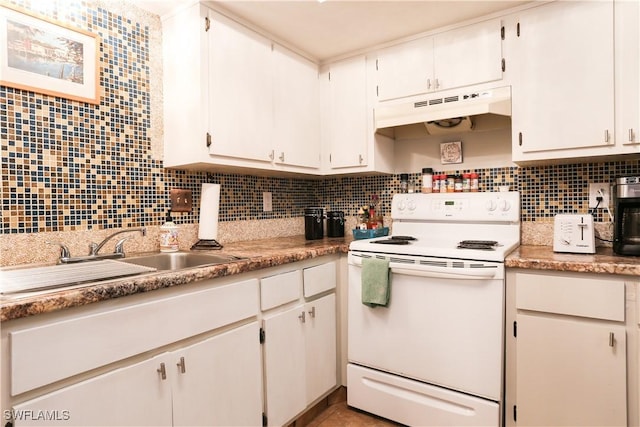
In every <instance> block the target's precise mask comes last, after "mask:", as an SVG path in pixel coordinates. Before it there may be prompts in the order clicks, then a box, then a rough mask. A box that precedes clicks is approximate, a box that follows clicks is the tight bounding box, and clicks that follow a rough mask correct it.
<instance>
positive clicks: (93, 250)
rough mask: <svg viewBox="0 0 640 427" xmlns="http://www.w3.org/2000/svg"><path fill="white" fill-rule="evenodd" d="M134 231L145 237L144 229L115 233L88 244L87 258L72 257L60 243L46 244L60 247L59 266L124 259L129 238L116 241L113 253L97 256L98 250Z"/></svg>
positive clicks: (67, 249)
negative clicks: (125, 243) (113, 239)
mask: <svg viewBox="0 0 640 427" xmlns="http://www.w3.org/2000/svg"><path fill="white" fill-rule="evenodd" d="M134 231H139V232H141V233H142V235H143V236H146V235H147V229H146V228H145V227H140V228H128V229H126V230H120V231H116V232H115V233H113V234H110V235H109V236H107V237H106V238H105V239H104V240H103V241H102V242H100V243H93V242H91V243H89V255H87V256H79V257H72V256H71V253H70V251H69V248H68V247H67V246H65V245H63V244H62V243H56V242H46V243H48V244H52V245H58V246H60V258H59V259H58V263H60V264H69V263H73V262H83V261H96V260H100V259H113V258H124V255H125V254H124V242H126V241H127V240H129V239H130V238H131V237H125V238H124V239H120V240H118V242H117V243H116V245H115V250H114V251H113V253H110V254H98V252H99V251H100V249H102V247H103V246H104V245H105V243H107V242H108V241H109V240H111V238H112V237H114V236H117V235H118V234H122V233H130V232H134Z"/></svg>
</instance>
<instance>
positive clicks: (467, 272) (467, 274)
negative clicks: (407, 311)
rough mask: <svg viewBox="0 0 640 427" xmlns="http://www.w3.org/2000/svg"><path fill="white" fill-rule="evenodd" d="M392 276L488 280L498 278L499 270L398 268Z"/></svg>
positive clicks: (392, 269)
mask: <svg viewBox="0 0 640 427" xmlns="http://www.w3.org/2000/svg"><path fill="white" fill-rule="evenodd" d="M391 273H392V274H404V275H407V276H418V277H436V278H440V279H462V280H486V279H492V278H494V277H495V276H496V273H497V268H487V269H482V270H478V269H470V268H465V269H463V268H452V267H426V266H421V267H420V268H415V269H414V268H407V267H402V268H397V267H391Z"/></svg>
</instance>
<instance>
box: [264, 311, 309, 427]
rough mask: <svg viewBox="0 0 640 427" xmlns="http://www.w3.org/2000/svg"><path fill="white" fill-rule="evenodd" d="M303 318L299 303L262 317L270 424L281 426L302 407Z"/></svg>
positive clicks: (304, 400) (303, 390) (304, 394)
mask: <svg viewBox="0 0 640 427" xmlns="http://www.w3.org/2000/svg"><path fill="white" fill-rule="evenodd" d="M306 318H307V315H306V311H305V307H304V306H303V305H298V306H296V307H294V308H291V309H289V310H286V311H284V312H282V313H278V314H274V315H271V316H268V317H265V318H264V321H263V325H264V330H265V342H264V366H265V381H266V387H265V392H266V406H267V407H266V414H267V418H268V422H269V425H270V426H280V425H283V424H284V423H285V422H287V421H289V420H291V419H292V418H293V417H295V416H296V415H297V414H298V413H300V412H301V411H302V410H303V409H304V408H305V407H306V393H305V374H306V368H305V344H304V330H305V324H304V322H305V321H306Z"/></svg>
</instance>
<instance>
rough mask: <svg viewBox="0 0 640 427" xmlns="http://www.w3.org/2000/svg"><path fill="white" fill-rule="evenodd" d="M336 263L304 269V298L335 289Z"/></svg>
mask: <svg viewBox="0 0 640 427" xmlns="http://www.w3.org/2000/svg"><path fill="white" fill-rule="evenodd" d="M335 287H336V262H335V261H332V262H328V263H326V264H321V265H317V266H315V267H310V268H305V269H304V297H305V298H309V297H312V296H314V295H317V294H319V293H322V292H325V291H328V290H330V289H335Z"/></svg>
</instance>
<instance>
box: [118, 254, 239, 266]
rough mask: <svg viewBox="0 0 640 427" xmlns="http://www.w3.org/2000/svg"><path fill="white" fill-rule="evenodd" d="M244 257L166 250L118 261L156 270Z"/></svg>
mask: <svg viewBox="0 0 640 427" xmlns="http://www.w3.org/2000/svg"><path fill="white" fill-rule="evenodd" d="M240 259H242V258H240V257H237V256H234V255H211V254H200V253H193V252H164V253H157V254H151V255H142V256H136V257H131V258H123V259H120V260H118V261H120V262H128V263H130V264H136V265H142V266H145V267H152V268H155V269H156V270H182V269H183V268H193V267H203V266H206V265H216V264H226V263H229V262H233V261H238V260H240Z"/></svg>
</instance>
